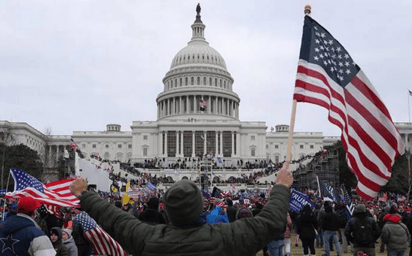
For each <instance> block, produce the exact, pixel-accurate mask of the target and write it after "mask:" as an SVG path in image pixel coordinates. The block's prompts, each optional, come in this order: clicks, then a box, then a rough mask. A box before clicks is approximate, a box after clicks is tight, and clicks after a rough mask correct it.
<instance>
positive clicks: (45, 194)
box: [6, 169, 80, 209]
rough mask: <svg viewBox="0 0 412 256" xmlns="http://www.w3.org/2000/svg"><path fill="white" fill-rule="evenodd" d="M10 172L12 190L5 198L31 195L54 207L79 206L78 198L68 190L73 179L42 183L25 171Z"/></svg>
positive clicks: (12, 170) (13, 170)
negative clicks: (12, 182)
mask: <svg viewBox="0 0 412 256" xmlns="http://www.w3.org/2000/svg"><path fill="white" fill-rule="evenodd" d="M10 172H11V175H12V176H13V179H14V192H10V193H7V194H6V198H16V199H18V198H21V197H31V198H33V199H36V200H38V201H39V202H40V203H43V204H46V205H48V206H52V207H54V209H56V208H60V207H62V206H64V207H67V206H68V207H79V203H80V200H79V199H78V198H77V197H75V196H74V195H73V193H72V192H71V191H70V184H71V183H72V182H73V181H74V180H73V179H67V180H59V181H56V182H52V183H47V184H43V183H41V182H40V181H39V180H38V179H36V178H34V177H33V176H31V175H30V174H27V173H26V172H25V171H22V170H15V169H11V170H10Z"/></svg>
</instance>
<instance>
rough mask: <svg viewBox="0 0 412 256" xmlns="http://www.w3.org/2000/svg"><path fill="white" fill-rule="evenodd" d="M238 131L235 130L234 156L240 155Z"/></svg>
mask: <svg viewBox="0 0 412 256" xmlns="http://www.w3.org/2000/svg"><path fill="white" fill-rule="evenodd" d="M239 145H240V132H239V131H238V132H236V156H240V152H239V150H240V146H239Z"/></svg>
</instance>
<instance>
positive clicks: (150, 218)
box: [139, 197, 166, 224]
mask: <svg viewBox="0 0 412 256" xmlns="http://www.w3.org/2000/svg"><path fill="white" fill-rule="evenodd" d="M158 209H159V199H158V198H157V197H151V198H150V199H149V201H148V202H147V208H146V210H144V211H143V212H142V213H140V214H139V220H141V221H143V222H146V223H150V224H166V222H165V219H164V218H163V215H162V214H161V213H160V212H159V210H158Z"/></svg>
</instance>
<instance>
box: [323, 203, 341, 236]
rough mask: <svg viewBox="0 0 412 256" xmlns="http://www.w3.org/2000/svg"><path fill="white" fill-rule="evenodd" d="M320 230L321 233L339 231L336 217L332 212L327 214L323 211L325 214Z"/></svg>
mask: <svg viewBox="0 0 412 256" xmlns="http://www.w3.org/2000/svg"><path fill="white" fill-rule="evenodd" d="M328 207H330V206H328ZM322 230H323V231H338V230H339V218H338V215H336V213H334V212H332V210H330V211H329V212H328V211H325V214H323V219H322Z"/></svg>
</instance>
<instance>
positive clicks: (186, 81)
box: [185, 77, 188, 85]
mask: <svg viewBox="0 0 412 256" xmlns="http://www.w3.org/2000/svg"><path fill="white" fill-rule="evenodd" d="M187 84H188V78H187V77H186V78H185V85H187Z"/></svg>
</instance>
